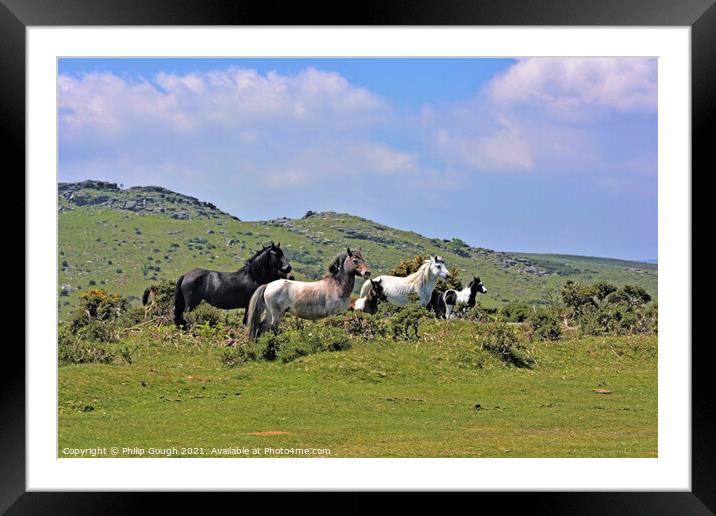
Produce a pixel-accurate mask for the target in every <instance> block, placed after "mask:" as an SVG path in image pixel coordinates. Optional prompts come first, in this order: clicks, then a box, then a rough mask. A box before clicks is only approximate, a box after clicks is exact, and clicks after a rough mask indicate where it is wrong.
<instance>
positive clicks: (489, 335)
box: [475, 320, 534, 367]
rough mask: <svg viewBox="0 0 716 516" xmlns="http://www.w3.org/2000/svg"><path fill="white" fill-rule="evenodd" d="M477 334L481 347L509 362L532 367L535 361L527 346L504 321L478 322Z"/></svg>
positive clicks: (476, 326) (518, 365)
mask: <svg viewBox="0 0 716 516" xmlns="http://www.w3.org/2000/svg"><path fill="white" fill-rule="evenodd" d="M475 336H476V339H477V342H478V344H479V345H480V349H484V350H485V351H488V352H489V353H491V354H493V355H495V356H496V357H498V358H499V359H500V360H502V361H504V362H506V363H508V364H511V365H514V366H517V367H530V366H531V365H532V364H533V363H534V360H532V358H531V357H530V356H529V354H528V353H527V351H526V348H525V346H524V345H523V344H522V343H521V342H520V340H519V336H518V334H517V331H516V330H515V329H514V328H513V327H511V326H510V325H508V324H507V323H506V322H504V321H501V320H498V321H495V322H490V323H483V324H476V325H475Z"/></svg>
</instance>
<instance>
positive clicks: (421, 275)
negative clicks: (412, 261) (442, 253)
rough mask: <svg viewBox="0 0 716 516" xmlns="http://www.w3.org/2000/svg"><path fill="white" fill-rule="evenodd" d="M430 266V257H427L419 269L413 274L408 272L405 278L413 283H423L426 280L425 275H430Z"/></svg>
mask: <svg viewBox="0 0 716 516" xmlns="http://www.w3.org/2000/svg"><path fill="white" fill-rule="evenodd" d="M429 268H430V259H429V258H426V259H425V260H423V263H421V264H420V267H418V270H417V271H415V272H414V273H412V274H408V275H407V276H406V277H405V279H407V280H408V281H410V282H411V283H413V284H421V283H424V282H425V276H427V275H428V269H429Z"/></svg>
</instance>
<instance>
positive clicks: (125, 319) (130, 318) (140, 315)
mask: <svg viewBox="0 0 716 516" xmlns="http://www.w3.org/2000/svg"><path fill="white" fill-rule="evenodd" d="M143 320H144V309H143V308H141V307H139V306H133V307H131V308H128V309H127V310H125V311H124V312H123V313H122V314H121V315H120V316H119V317H117V320H116V323H117V326H119V327H120V328H130V327H132V326H135V325H137V324H139V323H141V322H142V321H143Z"/></svg>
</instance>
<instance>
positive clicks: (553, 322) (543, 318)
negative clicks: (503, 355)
mask: <svg viewBox="0 0 716 516" xmlns="http://www.w3.org/2000/svg"><path fill="white" fill-rule="evenodd" d="M525 324H526V326H527V332H528V336H529V339H530V340H542V341H547V340H559V339H560V338H561V337H562V327H561V325H560V320H559V316H558V315H557V314H556V313H555V312H554V311H552V310H549V309H547V308H541V307H540V308H535V309H534V310H532V313H531V314H530V315H529V317H528V318H527V320H526V322H525Z"/></svg>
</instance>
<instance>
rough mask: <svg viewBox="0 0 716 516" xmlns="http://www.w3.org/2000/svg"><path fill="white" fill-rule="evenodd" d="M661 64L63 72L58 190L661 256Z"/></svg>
mask: <svg viewBox="0 0 716 516" xmlns="http://www.w3.org/2000/svg"><path fill="white" fill-rule="evenodd" d="M656 95H657V77H656V60H651V59H595V58H588V59H573V58H569V59H62V60H60V63H59V78H58V98H59V130H60V134H59V160H60V161H59V176H60V181H77V180H81V179H90V178H92V179H102V180H107V181H113V182H117V183H121V184H123V185H124V186H133V185H148V184H153V185H160V186H165V187H167V188H170V189H174V190H177V191H179V192H182V193H185V194H189V195H193V196H196V197H199V198H201V199H203V200H207V201H210V202H213V203H215V204H216V205H217V206H219V207H220V208H222V209H224V210H225V211H228V212H230V213H232V214H234V215H236V216H238V217H240V218H241V219H244V220H256V219H266V218H275V217H280V216H288V217H300V216H302V215H303V214H304V213H305V212H306V211H307V210H309V209H310V210H316V211H324V210H333V211H341V212H348V213H353V214H356V215H361V216H364V217H368V218H371V219H374V220H376V221H378V222H381V223H384V224H389V225H391V226H395V227H398V228H402V229H409V230H414V231H417V232H419V233H422V234H425V235H427V236H431V237H441V238H452V237H459V238H462V239H463V240H465V241H467V242H468V243H470V244H472V245H476V246H482V247H488V248H492V249H496V250H510V251H524V252H527V251H530V252H552V253H567V254H584V255H592V256H608V257H618V258H627V259H637V260H639V259H649V258H655V257H656V256H657V188H656V186H657V166H656V162H657V159H656V157H657V113H656Z"/></svg>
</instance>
